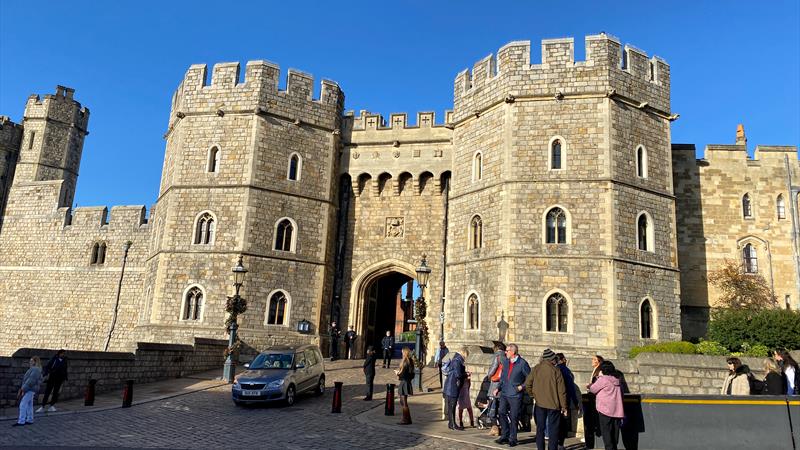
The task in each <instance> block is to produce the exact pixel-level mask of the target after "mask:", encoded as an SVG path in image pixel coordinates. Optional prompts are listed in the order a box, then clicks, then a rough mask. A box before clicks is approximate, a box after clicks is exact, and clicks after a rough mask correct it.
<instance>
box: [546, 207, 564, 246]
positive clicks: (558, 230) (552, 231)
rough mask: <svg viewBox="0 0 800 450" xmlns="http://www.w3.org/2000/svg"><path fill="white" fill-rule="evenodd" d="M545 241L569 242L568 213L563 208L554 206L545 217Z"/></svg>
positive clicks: (552, 242)
mask: <svg viewBox="0 0 800 450" xmlns="http://www.w3.org/2000/svg"><path fill="white" fill-rule="evenodd" d="M545 226H546V227H547V230H546V232H545V241H546V242H547V243H548V244H566V243H567V214H566V213H565V212H564V210H563V209H561V208H552V209H551V210H550V211H548V212H547V216H546V218H545Z"/></svg>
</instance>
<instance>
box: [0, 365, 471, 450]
mask: <svg viewBox="0 0 800 450" xmlns="http://www.w3.org/2000/svg"><path fill="white" fill-rule="evenodd" d="M353 366H354V364H353V363H351V362H346V361H345V362H339V361H337V362H335V363H333V364H328V365H327V369H328V370H327V375H328V381H329V385H332V384H333V383H332V382H333V381H344V382H345V388H344V395H343V408H342V409H343V413H342V414H331V413H330V407H331V397H332V391H331V389H328V391H327V392H326V394H325V396H323V397H312V396H304V397H302V398H300V399H298V402H297V404H296V405H295V406H294V407H291V408H286V407H282V406H265V407H246V408H242V407H236V406H235V405H234V404H233V402H232V401H231V399H230V388H229V387H227V386H225V387H220V388H214V389H211V390H207V391H202V392H196V393H193V394H188V395H183V396H179V397H174V398H171V399H167V400H162V401H156V402H152V403H147V404H142V405H136V406H134V407H132V408H129V409H114V410H110V411H102V412H95V413H82V414H72V415H63V416H52V417H42V418H37V421H36V423H35V424H34V425H31V426H25V427H11V426H10V425H11V423H12V422H10V421H5V422H0V425H1V426H3V427H5V429H3V430H2V431H1V432H0V445H2V446H43V447H45V446H71V447H129V448H136V447H138V448H142V447H149V448H155V447H161V448H165V447H168V448H244V447H251V448H305V449H327V448H341V449H344V448H351V449H355V448H357V449H365V448H374V449H377V448H380V449H381V450H384V449H402V448H431V449H434V448H445V449H449V448H458V449H475V448H483V447H478V446H470V445H469V444H465V443H461V442H455V441H450V440H446V439H437V438H431V437H427V436H420V435H416V434H412V433H399V432H391V431H387V430H385V429H381V428H378V427H373V426H370V425H363V424H360V423H358V422H356V420H355V419H354V416H355V415H357V414H359V413H362V412H364V411H366V410H367V409H369V408H371V407H376V406H379V405H380V406H381V407H382V404H383V403H382V402H380V401H376V402H364V401H362V400H361V399H362V395H363V384H362V383H363V379H362V377H361V374H360V369H358V368H354V367H353ZM395 380H396V378H395V377H394V376H393V372H392V371H389V370H382V369H378V377H377V379H376V388H377V391H378V392H380V394H378V392H376V394H378V395H376V397H383V394H382V392H383V391H384V389H383V388H382V387H380V386H382V385H383V384H385V383H387V382H394V381H395ZM412 405H413V403H412Z"/></svg>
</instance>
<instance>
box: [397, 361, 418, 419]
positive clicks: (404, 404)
mask: <svg viewBox="0 0 800 450" xmlns="http://www.w3.org/2000/svg"><path fill="white" fill-rule="evenodd" d="M394 373H395V374H397V379H398V380H400V386H399V388H398V389H397V394H398V396H399V397H400V407H401V408H402V410H403V418H402V419H401V420H400V425H411V409H410V408H409V406H408V396H410V395H414V387H413V383H412V381H414V361H413V360H412V359H411V349H410V348H408V347H403V360H402V361H401V362H400V368H399V369H398V370H395V371H394Z"/></svg>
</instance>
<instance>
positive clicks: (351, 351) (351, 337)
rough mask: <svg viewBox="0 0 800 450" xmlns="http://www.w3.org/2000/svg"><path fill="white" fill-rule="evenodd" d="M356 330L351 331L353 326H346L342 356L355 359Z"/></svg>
mask: <svg viewBox="0 0 800 450" xmlns="http://www.w3.org/2000/svg"><path fill="white" fill-rule="evenodd" d="M355 343H356V332H355V331H353V326H352V325H350V326H349V327H347V333H345V334H344V358H345V359H356V346H355Z"/></svg>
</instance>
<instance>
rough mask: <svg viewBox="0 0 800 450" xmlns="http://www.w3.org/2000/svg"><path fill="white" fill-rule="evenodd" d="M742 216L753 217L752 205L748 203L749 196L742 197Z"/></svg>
mask: <svg viewBox="0 0 800 450" xmlns="http://www.w3.org/2000/svg"><path fill="white" fill-rule="evenodd" d="M742 216H743V217H744V218H750V217H753V205H752V203H751V201H750V194H744V195H743V196H742Z"/></svg>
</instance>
